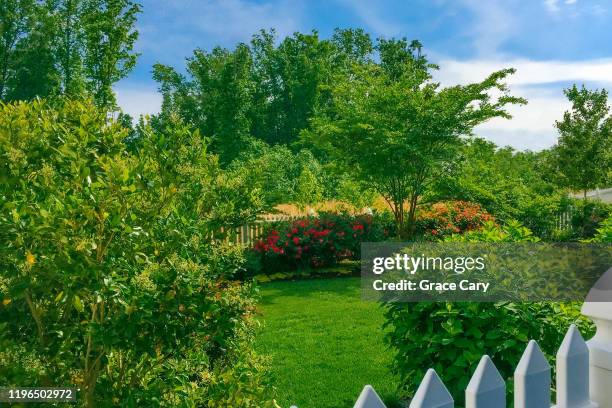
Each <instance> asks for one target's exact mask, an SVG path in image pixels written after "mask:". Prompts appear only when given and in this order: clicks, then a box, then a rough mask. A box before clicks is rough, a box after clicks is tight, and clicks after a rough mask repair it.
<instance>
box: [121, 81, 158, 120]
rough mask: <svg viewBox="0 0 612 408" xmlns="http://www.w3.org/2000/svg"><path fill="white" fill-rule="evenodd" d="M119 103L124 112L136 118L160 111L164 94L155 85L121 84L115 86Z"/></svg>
mask: <svg viewBox="0 0 612 408" xmlns="http://www.w3.org/2000/svg"><path fill="white" fill-rule="evenodd" d="M115 94H116V95H117V104H118V105H119V106H120V107H121V108H122V110H123V112H125V113H127V114H129V115H130V116H132V117H133V118H134V119H138V118H139V117H140V115H147V114H154V113H158V112H159V111H160V109H161V103H162V96H161V94H160V93H159V92H157V90H156V89H155V88H154V87H151V88H146V87H133V86H122V85H119V86H117V87H116V88H115Z"/></svg>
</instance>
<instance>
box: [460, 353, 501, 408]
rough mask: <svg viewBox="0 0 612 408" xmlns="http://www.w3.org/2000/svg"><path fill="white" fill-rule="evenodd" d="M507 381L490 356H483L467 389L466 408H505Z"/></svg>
mask: <svg viewBox="0 0 612 408" xmlns="http://www.w3.org/2000/svg"><path fill="white" fill-rule="evenodd" d="M505 406H506V383H505V382H504V379H503V378H502V376H501V374H499V371H497V367H495V364H493V361H491V358H490V357H489V356H486V355H485V356H482V358H481V359H480V363H478V367H476V371H474V375H472V379H471V380H470V382H469V384H468V386H467V388H466V389H465V407H466V408H504V407H505Z"/></svg>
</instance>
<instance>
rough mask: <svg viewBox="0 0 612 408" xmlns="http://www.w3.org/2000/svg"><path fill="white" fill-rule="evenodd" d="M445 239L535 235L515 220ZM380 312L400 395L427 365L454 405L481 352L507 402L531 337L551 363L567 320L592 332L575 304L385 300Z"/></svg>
mask: <svg viewBox="0 0 612 408" xmlns="http://www.w3.org/2000/svg"><path fill="white" fill-rule="evenodd" d="M447 240H448V241H466V242H479V241H483V242H526V241H527V242H529V241H537V238H536V237H534V236H533V234H532V233H531V231H529V230H528V229H527V228H525V227H523V226H521V225H520V224H518V223H510V224H509V225H508V226H505V227H498V226H497V225H495V224H494V223H493V222H489V223H487V224H486V225H485V226H484V228H482V229H480V230H475V231H471V232H467V233H465V234H463V235H454V236H452V237H450V238H448V239H447ZM385 316H386V319H387V323H386V326H387V327H388V328H389V329H390V331H389V334H388V335H387V337H386V340H387V342H388V344H389V345H390V346H391V347H393V348H394V349H395V350H396V355H395V358H394V362H393V366H392V369H393V372H394V373H395V374H397V375H398V376H399V378H400V385H399V388H400V389H399V391H400V393H401V394H402V395H403V396H405V397H412V395H414V392H415V391H416V389H417V387H418V385H419V383H420V381H421V379H422V378H423V375H424V374H425V371H426V370H427V369H428V368H430V367H431V368H434V369H435V370H436V371H437V372H438V374H439V375H440V376H441V378H442V380H443V381H444V383H445V384H446V386H447V387H448V389H449V391H450V392H451V394H452V395H453V398H454V399H455V401H456V403H457V404H458V405H462V404H463V402H464V392H465V387H466V385H467V383H468V382H469V380H470V378H471V376H472V374H473V371H474V369H475V368H476V366H477V364H478V361H479V360H480V358H481V356H482V355H484V354H488V355H489V356H490V357H491V358H492V359H493V362H494V363H495V365H496V366H497V368H498V369H499V371H500V372H501V373H502V375H503V376H504V379H505V380H507V381H508V382H507V383H508V384H509V386H508V390H509V391H510V392H509V393H508V403H509V404H511V401H512V386H511V384H512V375H513V372H514V368H515V367H516V364H517V363H518V361H519V360H520V357H521V355H522V353H523V351H524V349H525V347H526V345H527V342H528V341H529V340H530V339H536V340H537V341H538V343H539V344H540V346H541V347H542V349H543V351H544V352H545V353H546V354H547V356H548V357H549V359H550V361H554V357H555V353H556V351H557V349H558V347H559V345H560V344H561V341H562V339H563V336H564V335H565V332H566V330H567V328H568V327H569V325H570V324H571V323H577V324H578V326H579V327H580V329H581V331H582V333H583V335H585V336H589V335H591V334H592V333H593V326H592V324H591V323H590V322H589V321H587V320H586V319H585V318H584V317H582V316H581V315H580V305H579V304H577V303H566V304H563V303H551V302H540V303H521V304H514V303H508V302H501V303H467V302H457V303H450V302H421V303H389V304H387V305H386V312H385Z"/></svg>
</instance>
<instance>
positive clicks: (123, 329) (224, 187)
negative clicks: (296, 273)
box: [0, 100, 274, 407]
mask: <svg viewBox="0 0 612 408" xmlns="http://www.w3.org/2000/svg"><path fill="white" fill-rule="evenodd" d="M126 136H127V131H126V129H124V128H122V126H121V125H120V124H118V123H116V122H115V121H113V120H112V119H109V118H108V117H107V115H106V113H105V112H104V111H101V110H98V109H96V108H95V106H94V105H93V103H91V102H89V101H69V100H61V101H56V102H53V103H51V102H45V101H34V102H31V103H16V104H10V105H0V199H1V201H0V242H1V245H0V350H1V351H0V383H2V384H4V385H9V386H26V385H27V386H30V387H34V386H72V387H78V388H80V389H81V394H80V395H79V400H80V403H82V404H83V405H84V406H88V407H91V406H96V407H105V406H148V407H154V406H172V407H175V406H208V407H217V406H218V407H228V406H232V407H265V406H274V402H273V400H272V399H271V398H270V397H269V390H270V387H269V386H268V384H267V376H266V362H265V360H263V359H262V358H261V357H258V356H256V355H255V354H254V353H253V351H252V347H251V340H252V328H253V320H252V314H253V311H254V300H253V291H252V288H251V287H250V286H249V285H247V284H242V283H239V282H238V281H236V280H235V279H233V277H234V274H235V273H236V272H237V271H238V270H239V269H240V268H241V267H242V266H241V265H242V263H243V258H242V254H241V252H240V251H239V250H236V249H235V248H231V247H229V248H228V247H226V246H224V245H222V244H219V243H216V242H218V240H214V239H212V238H213V237H215V236H216V234H218V230H219V226H220V225H226V226H233V225H239V224H241V223H242V222H244V221H246V220H248V219H249V218H252V217H253V216H254V214H255V212H256V211H257V209H258V208H259V205H260V203H259V200H258V197H257V196H256V195H254V194H252V192H250V191H249V190H248V189H246V188H243V187H242V184H241V183H242V180H241V178H240V177H239V175H228V174H226V173H225V172H224V171H222V170H221V169H220V168H219V166H218V164H217V159H216V157H215V156H213V155H211V154H209V153H208V152H207V150H206V147H207V143H206V141H205V139H204V138H202V137H201V136H200V135H199V134H198V133H197V132H196V133H193V132H191V131H189V130H188V129H187V128H186V127H185V126H183V125H182V124H181V122H180V121H179V120H170V121H168V122H166V124H165V125H164V126H163V127H162V128H160V129H157V130H156V131H153V130H152V129H151V128H149V127H148V126H147V125H146V124H145V125H143V127H142V129H141V131H140V135H139V138H138V139H137V140H132V141H131V143H132V144H131V148H130V149H129V150H128V149H127V148H126V145H125V138H126ZM228 192H230V193H228Z"/></svg>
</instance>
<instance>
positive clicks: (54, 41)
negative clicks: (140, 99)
mask: <svg viewBox="0 0 612 408" xmlns="http://www.w3.org/2000/svg"><path fill="white" fill-rule="evenodd" d="M140 11H141V6H140V5H139V4H138V3H137V2H134V1H132V0H54V1H37V0H14V1H13V0H11V1H2V2H0V101H15V100H31V99H33V98H35V97H37V96H38V97H49V96H56V95H60V94H61V95H69V96H71V97H79V96H81V95H83V94H84V93H87V94H88V95H90V96H91V97H92V98H94V100H95V101H96V103H97V104H98V105H99V106H103V107H106V108H115V102H116V101H115V95H114V92H113V89H112V86H113V84H115V83H116V82H117V81H119V80H120V79H122V78H124V77H125V76H127V74H128V73H129V72H130V71H131V70H132V69H133V67H134V65H135V64H136V53H134V52H133V47H134V43H135V42H136V39H137V38H138V32H137V31H136V29H135V26H136V17H137V15H138V14H139V13H140Z"/></svg>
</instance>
